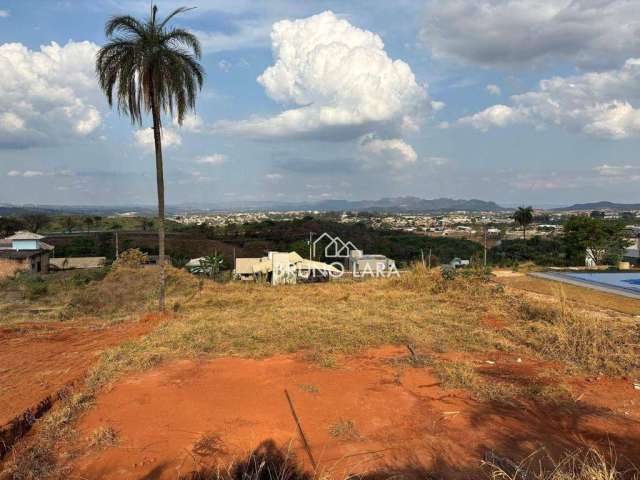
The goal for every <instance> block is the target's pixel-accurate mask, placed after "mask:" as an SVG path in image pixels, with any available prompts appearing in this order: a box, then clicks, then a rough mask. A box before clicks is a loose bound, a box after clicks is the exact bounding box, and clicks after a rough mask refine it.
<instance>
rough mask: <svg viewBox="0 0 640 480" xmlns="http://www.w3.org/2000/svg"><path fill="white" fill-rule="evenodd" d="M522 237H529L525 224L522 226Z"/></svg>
mask: <svg viewBox="0 0 640 480" xmlns="http://www.w3.org/2000/svg"><path fill="white" fill-rule="evenodd" d="M522 239H523V240H526V239H527V227H526V226H525V225H523V226H522Z"/></svg>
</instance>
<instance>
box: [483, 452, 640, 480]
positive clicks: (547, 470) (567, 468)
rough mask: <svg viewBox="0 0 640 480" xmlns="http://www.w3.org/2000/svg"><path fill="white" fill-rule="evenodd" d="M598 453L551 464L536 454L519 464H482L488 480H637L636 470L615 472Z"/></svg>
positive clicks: (496, 461)
mask: <svg viewBox="0 0 640 480" xmlns="http://www.w3.org/2000/svg"><path fill="white" fill-rule="evenodd" d="M611 457H614V458H615V456H614V455H603V454H602V453H601V452H599V451H598V450H594V449H589V450H586V451H576V452H572V453H567V454H565V455H564V457H563V458H561V459H560V460H559V461H554V460H553V459H552V458H551V457H549V456H548V455H545V454H544V452H536V453H535V454H533V455H530V456H529V457H528V458H526V459H525V460H524V461H522V462H521V463H519V464H515V463H513V462H511V461H504V460H502V459H495V458H493V459H491V460H489V461H486V462H485V465H486V466H488V467H489V470H490V478H491V479H492V480H624V479H628V480H637V479H639V478H640V470H638V469H637V468H634V469H633V470H624V471H623V470H620V469H618V467H617V465H616V463H615V460H614V461H611V460H608V458H611Z"/></svg>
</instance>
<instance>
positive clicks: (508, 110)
mask: <svg viewBox="0 0 640 480" xmlns="http://www.w3.org/2000/svg"><path fill="white" fill-rule="evenodd" d="M523 122H527V123H531V124H533V125H535V126H536V127H538V128H542V127H546V126H552V127H562V128H565V129H567V130H569V131H574V132H582V133H584V134H587V135H591V136H596V137H604V138H610V139H614V140H617V139H623V138H629V137H635V136H638V135H640V59H629V60H627V61H626V62H625V63H624V65H623V66H622V67H620V68H618V69H613V70H608V71H603V72H591V73H585V74H582V75H573V76H568V77H553V78H550V79H546V80H541V81H540V83H539V86H538V88H537V89H536V90H533V91H530V92H526V93H523V94H520V95H514V96H512V97H511V105H493V106H492V107H489V108H487V109H486V110H483V111H481V112H479V113H476V114H474V115H470V116H467V117H464V118H461V119H460V120H458V122H457V123H458V124H470V125H472V126H473V127H475V128H477V129H479V130H483V131H484V130H487V129H488V128H490V127H492V126H497V127H504V126H507V125H510V124H513V123H523Z"/></svg>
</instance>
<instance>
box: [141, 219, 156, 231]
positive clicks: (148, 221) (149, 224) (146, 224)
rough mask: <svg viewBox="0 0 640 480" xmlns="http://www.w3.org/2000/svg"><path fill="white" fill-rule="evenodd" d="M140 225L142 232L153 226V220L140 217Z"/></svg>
mask: <svg viewBox="0 0 640 480" xmlns="http://www.w3.org/2000/svg"><path fill="white" fill-rule="evenodd" d="M140 226H141V227H142V231H144V232H146V231H147V230H151V229H152V228H153V220H152V219H151V218H147V217H142V218H141V219H140Z"/></svg>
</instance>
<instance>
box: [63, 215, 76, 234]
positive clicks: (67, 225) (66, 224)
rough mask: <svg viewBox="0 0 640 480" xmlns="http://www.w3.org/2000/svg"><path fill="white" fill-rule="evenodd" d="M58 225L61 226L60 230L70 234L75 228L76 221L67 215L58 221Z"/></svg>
mask: <svg viewBox="0 0 640 480" xmlns="http://www.w3.org/2000/svg"><path fill="white" fill-rule="evenodd" d="M60 224H61V225H62V228H63V229H64V231H65V232H67V233H71V232H72V231H73V229H74V228H75V226H76V219H75V218H73V217H71V216H69V215H67V216H65V217H62V219H61V220H60Z"/></svg>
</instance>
